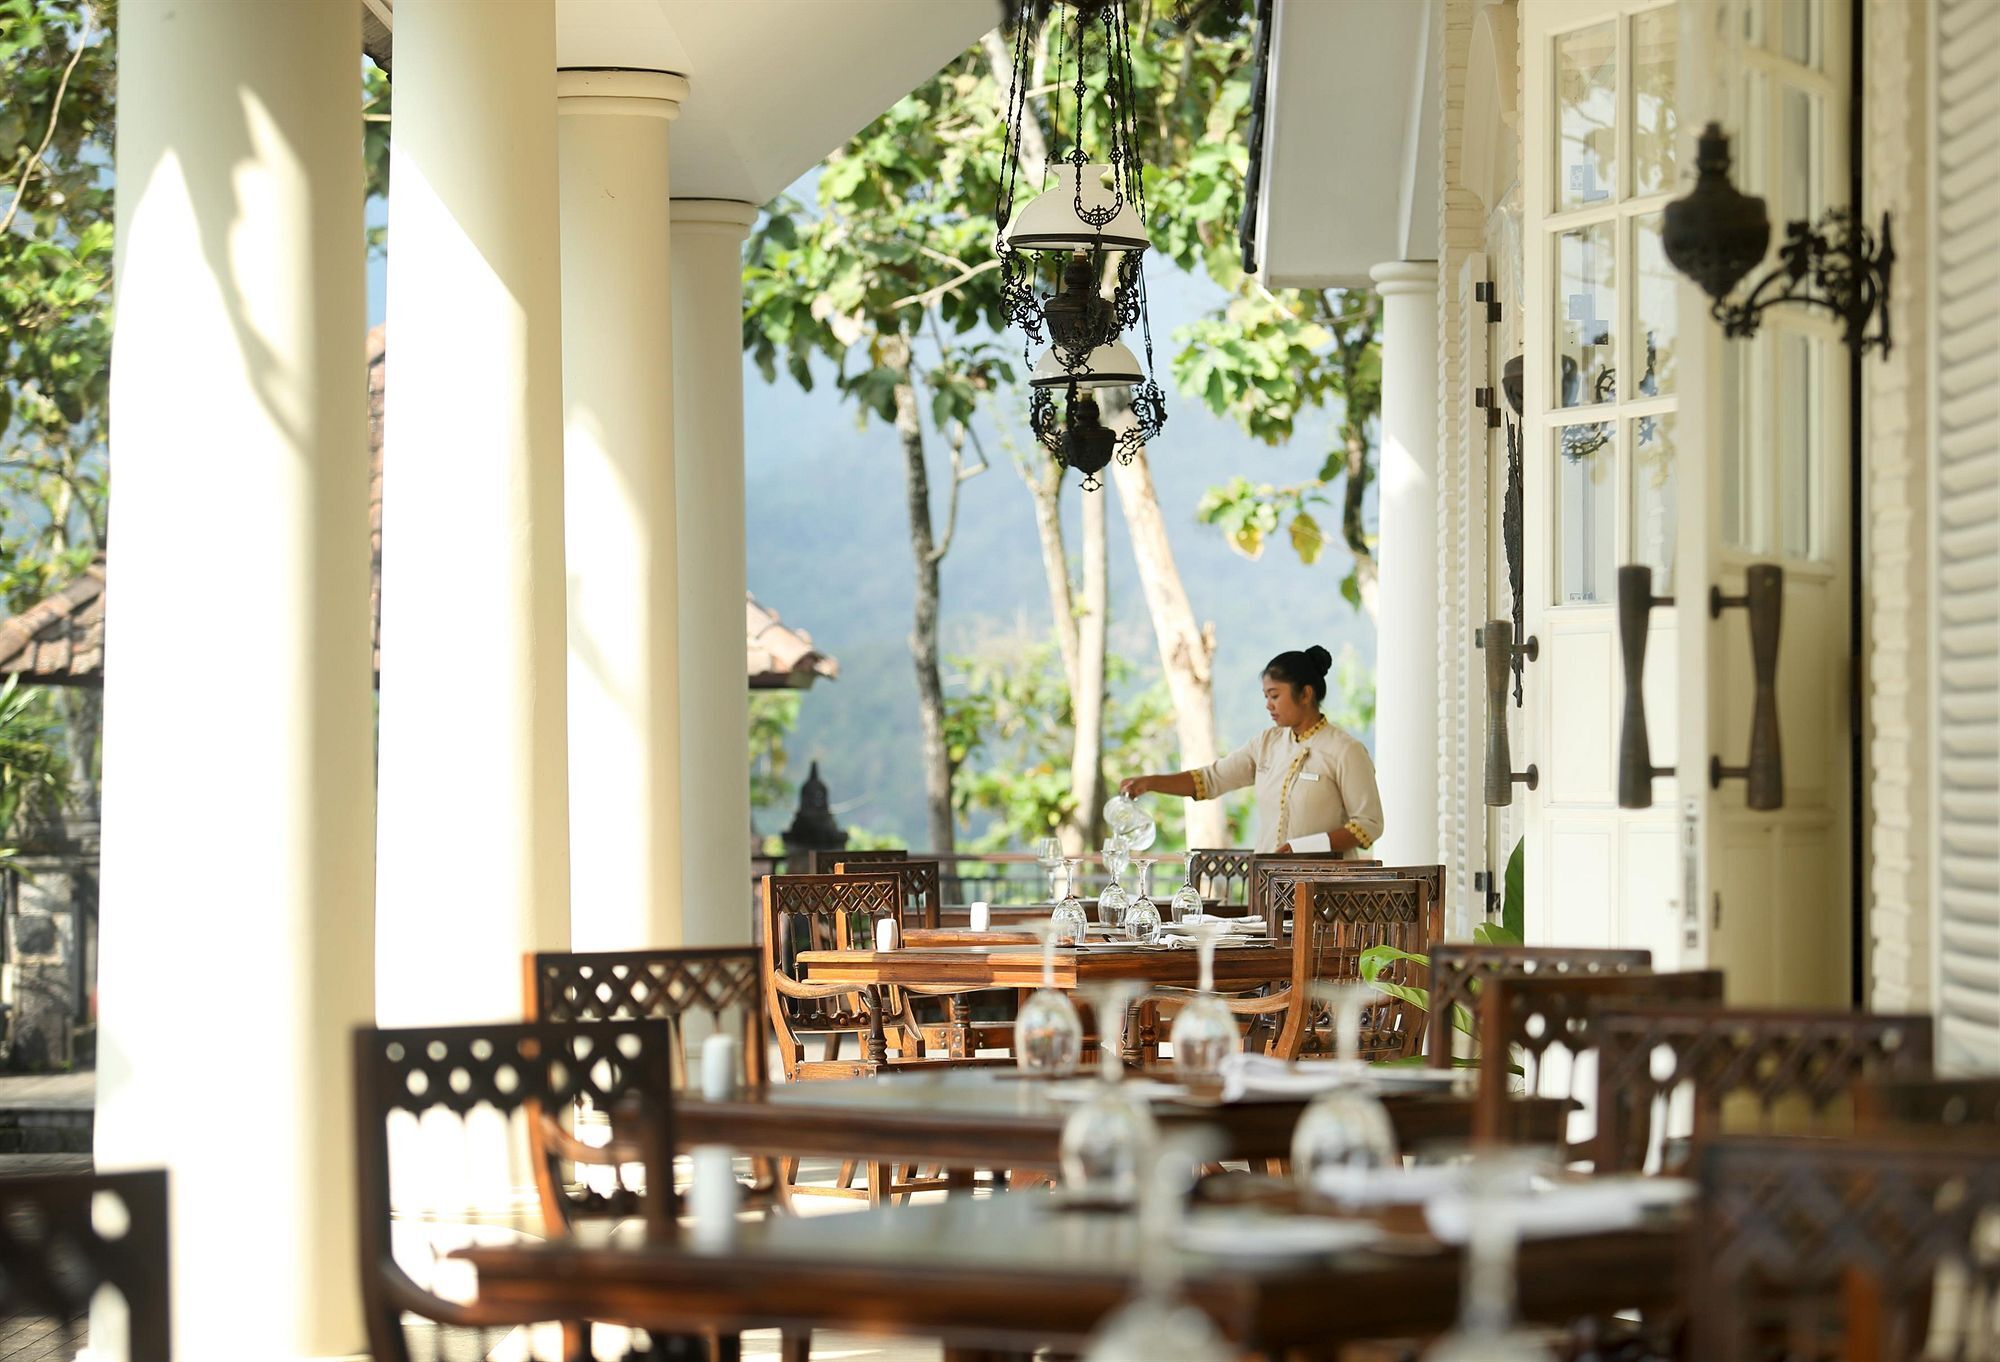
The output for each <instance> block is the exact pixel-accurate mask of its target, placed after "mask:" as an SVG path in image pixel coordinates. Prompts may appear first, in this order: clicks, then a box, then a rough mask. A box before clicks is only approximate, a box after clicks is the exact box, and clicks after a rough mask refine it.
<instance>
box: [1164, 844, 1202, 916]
mask: <svg viewBox="0 0 2000 1362" xmlns="http://www.w3.org/2000/svg"><path fill="white" fill-rule="evenodd" d="M1168 907H1169V908H1170V909H1171V910H1172V912H1173V915H1174V921H1176V922H1186V921H1187V920H1188V919H1189V918H1191V917H1199V916H1200V915H1201V890H1200V889H1198V888H1196V887H1195V882H1194V853H1193V852H1192V851H1190V852H1189V853H1188V854H1187V879H1186V880H1184V881H1182V883H1181V887H1180V888H1178V889H1176V890H1174V899H1173V902H1172V903H1171V904H1169V905H1168Z"/></svg>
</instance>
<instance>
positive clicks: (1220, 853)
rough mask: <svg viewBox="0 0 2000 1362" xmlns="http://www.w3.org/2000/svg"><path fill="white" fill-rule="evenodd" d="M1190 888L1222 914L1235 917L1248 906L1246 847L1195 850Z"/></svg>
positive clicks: (1248, 864)
mask: <svg viewBox="0 0 2000 1362" xmlns="http://www.w3.org/2000/svg"><path fill="white" fill-rule="evenodd" d="M1190 854H1191V855H1192V856H1193V858H1194V887H1195V888H1197V889H1199V890H1200V891H1201V896H1202V897H1203V898H1205V899H1213V900H1215V902H1216V905H1217V907H1218V909H1219V911H1221V912H1222V913H1224V914H1227V915H1230V916H1235V915H1238V914H1241V913H1245V912H1247V911H1248V910H1249V907H1250V857H1251V854H1252V853H1251V851H1250V848H1248V847H1196V848H1194V850H1193V851H1192V852H1191V853H1190Z"/></svg>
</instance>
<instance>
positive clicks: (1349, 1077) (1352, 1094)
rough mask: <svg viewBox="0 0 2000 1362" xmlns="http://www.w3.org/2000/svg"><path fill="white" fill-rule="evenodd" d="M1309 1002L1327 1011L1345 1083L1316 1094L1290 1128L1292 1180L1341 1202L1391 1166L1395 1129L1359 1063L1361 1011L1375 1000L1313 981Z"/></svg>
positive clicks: (1353, 987) (1369, 992) (1358, 988)
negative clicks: (1325, 1006) (1323, 1007)
mask: <svg viewBox="0 0 2000 1362" xmlns="http://www.w3.org/2000/svg"><path fill="white" fill-rule="evenodd" d="M1308 989H1309V991H1310V994H1311V996H1312V999H1313V1000H1314V1001H1315V1002H1324V1003H1326V1004H1327V1005H1328V1006H1329V1008H1330V1009H1331V1010H1332V1012H1333V1018H1334V1034H1335V1036H1336V1038H1337V1043H1338V1046H1339V1050H1340V1059H1339V1064H1340V1067H1341V1069H1342V1070H1343V1076H1344V1077H1345V1079H1346V1081H1345V1082H1344V1083H1342V1084H1341V1086H1339V1087H1337V1088H1334V1089H1332V1090H1331V1091H1328V1092H1324V1093H1321V1094H1320V1095H1319V1096H1318V1097H1315V1098H1314V1099H1313V1101H1312V1105H1310V1106H1308V1107H1307V1108H1306V1109H1305V1111H1304V1112H1303V1113H1301V1114H1300V1116H1299V1123H1298V1125H1297V1126H1295V1127H1293V1129H1292V1176H1294V1177H1295V1178H1297V1179H1298V1180H1299V1182H1300V1184H1301V1185H1302V1186H1304V1187H1306V1188H1307V1189H1309V1190H1312V1191H1317V1192H1323V1193H1326V1194H1328V1195H1331V1196H1333V1197H1335V1198H1340V1199H1345V1198H1348V1197H1351V1196H1354V1195H1356V1194H1358V1193H1359V1191H1360V1189H1361V1188H1362V1186H1363V1185H1364V1184H1365V1183H1366V1182H1367V1181H1368V1180H1369V1179H1370V1177H1371V1176H1372V1175H1374V1174H1375V1173H1376V1172H1377V1171H1379V1170H1381V1169H1384V1168H1392V1167H1394V1166H1396V1164H1397V1163H1398V1161H1399V1160H1400V1158H1401V1155H1400V1154H1399V1153H1398V1152H1397V1149H1396V1128H1395V1126H1394V1125H1393V1124H1392V1123H1391V1122H1390V1120H1389V1112H1388V1109H1387V1108H1385V1107H1384V1106H1383V1105H1382V1100H1381V1099H1380V1098H1379V1097H1377V1096H1376V1095H1375V1088H1374V1085H1373V1084H1372V1083H1371V1082H1369V1079H1368V1066H1367V1065H1365V1064H1363V1063H1362V1062H1361V1013H1362V1009H1363V1008H1365V1007H1366V1006H1367V1005H1368V1003H1369V1002H1370V1001H1371V1000H1372V999H1373V998H1375V997H1376V996H1378V995H1377V994H1376V992H1375V990H1374V988H1373V987H1372V986H1371V985H1368V984H1358V983H1334V982H1329V981H1326V980H1315V981H1313V983H1311V984H1310V985H1309V986H1308Z"/></svg>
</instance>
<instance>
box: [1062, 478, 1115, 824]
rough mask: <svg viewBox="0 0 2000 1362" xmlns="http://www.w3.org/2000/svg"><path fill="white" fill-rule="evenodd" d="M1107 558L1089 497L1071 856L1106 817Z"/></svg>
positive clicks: (1098, 499)
mask: <svg viewBox="0 0 2000 1362" xmlns="http://www.w3.org/2000/svg"><path fill="white" fill-rule="evenodd" d="M1059 485H1060V484H1059ZM1110 558H1111V554H1110V548H1109V544H1108V536H1107V535H1106V534H1105V526H1104V497H1103V495H1102V494H1101V493H1092V494H1089V495H1086V496H1085V497H1084V499H1083V608H1082V610H1081V611H1080V612H1079V613H1078V614H1077V615H1076V616H1075V617H1073V620H1072V623H1073V627H1074V629H1075V632H1076V638H1077V650H1076V673H1075V681H1074V683H1073V684H1072V685H1071V687H1070V712H1071V714H1072V716H1073V717H1074V718H1075V720H1076V724H1075V732H1076V743H1075V746H1074V748H1073V749H1072V751H1071V753H1070V765H1069V794H1070V802H1071V804H1072V805H1073V806H1074V810H1075V811H1074V812H1073V813H1072V814H1071V815H1070V825H1069V827H1067V828H1066V829H1064V831H1063V843H1064V845H1065V846H1066V847H1073V850H1072V852H1071V854H1072V855H1076V854H1081V853H1083V852H1087V851H1089V850H1090V849H1091V848H1093V847H1095V846H1096V845H1097V841H1098V837H1097V831H1098V822H1099V820H1100V818H1101V816H1102V814H1103V812H1104V700H1105V686H1104V640H1105V635H1106V633H1107V632H1108V630H1109V626H1110V622H1111V588H1110V575H1111V573H1110V567H1111V563H1110ZM1065 580H1067V568H1065Z"/></svg>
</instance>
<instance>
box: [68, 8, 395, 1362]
mask: <svg viewBox="0 0 2000 1362" xmlns="http://www.w3.org/2000/svg"><path fill="white" fill-rule="evenodd" d="M358 15H359V11H358V10H356V9H355V8H354V7H353V6H351V5H225V4H214V3H188V0H179V2H178V3H168V2H167V0H127V3H126V4H124V5H122V6H120V9H119V16H118V148H117V175H118V186H119V193H118V223H117V229H118V230H117V271H116V278H117V281H118V320H117V330H116V334H115V337H114V340H113V354H114V363H113V366H112V387H111V438H112V441H113V447H112V458H113V460H114V462H116V464H117V465H118V497H117V503H116V506H115V508H114V510H113V511H112V524H111V528H112V529H113V531H114V532H115V533H114V537H113V539H112V543H113V544H114V545H115V547H114V548H113V550H112V554H111V577H110V581H111V588H110V594H109V597H108V601H109V607H110V619H109V623H108V643H107V652H106V655H107V658H108V669H107V673H106V677H105V724H104V763H105V773H104V849H103V861H102V871H101V874H102V879H101V894H102V897H101V907H100V913H101V916H100V919H99V931H100V938H99V939H100V942H101V947H100V957H99V964H98V996H99V1009H98V1018H99V1033H98V1068H97V1129H96V1157H97V1166H98V1167H99V1168H101V1169H122V1168H134V1167H159V1166H164V1167H165V1168H166V1169H167V1170H168V1173H169V1176H170V1177H171V1180H172V1181H171V1193H172V1197H173V1206H174V1215H173V1223H172V1227H171V1230H172V1242H171V1256H172V1261H173V1298H172V1309H173V1323H174V1335H175V1337H174V1341H173V1344H172V1351H173V1354H174V1356H176V1357H179V1358H185V1359H188V1362H208V1360H209V1359H222V1358H233V1357H240V1356H242V1355H243V1351H244V1349H245V1348H246V1347H251V1348H253V1349H254V1350H255V1351H256V1352H257V1353H258V1355H259V1356H260V1357H265V1358H270V1359H273V1360H274V1362H277V1360H278V1359H287V1358H309V1357H331V1356H339V1355H352V1354H356V1353H359V1352H361V1351H363V1349H364V1346H365V1343H364V1338H363V1333H362V1325H361V1315H360V1306H359V1302H358V1299H357V1290H356V1274H355V1266H354V1255H355V1247H354V1206H353V1195H354V1194H353V1178H352V1175H351V1171H350V1170H351V1168H352V1166H353V1162H354V1151H353V1115H352V1094H351V1090H350V1085H349V1075H348V1045H347V1034H348V1031H349V1028H351V1027H352V1026H353V1025H354V1024H356V1023H357V1022H362V1021H365V1020H367V1018H368V1017H369V1015H370V1012H371V1010H372V998H371V984H372V978H371V974H372V959H373V951H372V938H371V933H372V926H373V915H372V910H371V904H370V894H371V891H372V868H373V859H374V856H373V836H374V817H373V799H374V771H373V753H374V738H373V731H372V728H373V712H372V700H371V696H370V680H369V669H370V663H369V624H368V445H367V429H366V415H365V411H366V409H365V405H364V403H365V401H366V396H365V394H366V378H365V374H364V369H363V364H364V330H365V318H364V311H363V309H364V297H365V294H364V286H363V275H362V258H363V253H364V246H363V223H362V216H361V203H362V184H361V138H360V134H361V128H360V124H359V123H358V122H357V121H356V118H355V113H356V104H355V97H356V96H355V89H356V87H355V81H356V79H357V75H356V68H355V60H354V54H355V52H356V51H357V50H358V49H357V47H356V43H357V42H359V40H360V32H359V25H358ZM193 73H199V78H195V76H194V75H193ZM30 192H31V193H32V192H34V191H33V190H31V191H30ZM217 535H219V536H221V537H222V538H224V539H226V541H227V544H228V549H227V555H226V556H227V561H228V566H227V567H226V568H224V569H223V570H222V578H221V579H215V578H214V577H213V574H212V573H210V572H209V571H208V570H207V569H205V568H204V569H197V568H196V567H195V566H194V560H193V559H191V558H190V556H189V554H190V549H191V547H192V548H193V549H194V552H195V553H196V554H197V555H199V554H200V552H201V549H200V547H199V545H200V544H201V543H202V541H204V540H212V539H213V538H214V537H215V536H217ZM198 577H199V578H202V579H203V580H197V578H198ZM209 589H217V590H220V591H221V593H222V595H221V598H220V608H221V609H222V610H223V611H224V612H226V614H227V616H228V617H229V619H230V620H232V621H236V622H240V623H241V624H243V625H245V626H247V627H246V628H244V629H243V630H242V631H241V632H240V634H238V635H237V637H236V638H235V639H234V641H233V642H232V643H231V644H230V646H229V647H228V650H227V655H226V656H217V655H214V654H213V653H212V652H211V651H208V650H205V649H203V648H202V647H201V646H199V644H198V643H197V642H196V640H195V639H194V638H192V637H191V632H190V631H191V630H193V631H199V630H200V628H201V626H200V623H199V621H198V620H196V619H194V618H193V617H191V615H190V613H189V609H188V605H189V600H190V593H191V592H199V591H202V590H209ZM191 645H192V646H191ZM204 734H206V736H204ZM204 840H205V841H208V842H210V843H211V844H212V845H213V847H214V848H216V849H218V850H220V852H221V854H220V855H215V856H204V855H202V854H201V853H200V852H199V851H194V850H193V848H195V847H197V846H198V845H199V844H200V843H201V842H203V841H204ZM231 1113H235V1114H236V1115H237V1116H239V1117H240V1118H241V1119H240V1120H239V1121H236V1122H235V1126H236V1127H237V1128H236V1129H235V1130H233V1131H225V1130H224V1129H222V1128H221V1127H219V1125H218V1122H219V1121H221V1122H228V1121H229V1120H230V1114H231ZM232 1134H233V1135H240V1136H241V1138H231V1137H230V1136H231V1135H232ZM253 1341H254V1342H253Z"/></svg>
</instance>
